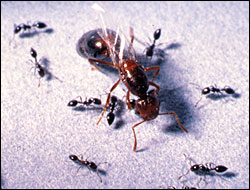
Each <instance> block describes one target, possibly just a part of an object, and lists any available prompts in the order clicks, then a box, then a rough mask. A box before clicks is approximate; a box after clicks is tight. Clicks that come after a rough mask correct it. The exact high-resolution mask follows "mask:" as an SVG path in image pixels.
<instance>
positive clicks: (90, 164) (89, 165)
mask: <svg viewBox="0 0 250 190" xmlns="http://www.w3.org/2000/svg"><path fill="white" fill-rule="evenodd" d="M69 159H70V160H72V161H73V162H75V163H76V164H78V165H80V167H79V168H78V169H77V172H76V173H78V171H79V170H80V168H82V167H84V166H86V167H87V168H88V169H89V171H91V170H92V171H95V172H96V174H97V175H98V177H99V178H100V181H101V183H102V178H101V176H100V175H99V170H98V166H99V165H101V164H107V162H101V163H99V164H98V165H96V163H94V162H92V161H88V160H87V159H86V160H83V158H82V155H81V159H79V158H78V157H77V156H76V155H74V154H71V155H69Z"/></svg>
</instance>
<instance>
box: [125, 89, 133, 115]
mask: <svg viewBox="0 0 250 190" xmlns="http://www.w3.org/2000/svg"><path fill="white" fill-rule="evenodd" d="M129 97H130V91H129V90H128V92H127V100H126V103H127V105H128V109H130V110H131V109H132V106H131V104H130V98H129Z"/></svg>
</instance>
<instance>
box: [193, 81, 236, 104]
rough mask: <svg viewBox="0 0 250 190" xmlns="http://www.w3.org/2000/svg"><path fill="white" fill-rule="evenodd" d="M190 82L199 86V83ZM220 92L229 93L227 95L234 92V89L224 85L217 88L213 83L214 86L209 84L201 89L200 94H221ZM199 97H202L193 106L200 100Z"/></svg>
mask: <svg viewBox="0 0 250 190" xmlns="http://www.w3.org/2000/svg"><path fill="white" fill-rule="evenodd" d="M190 84H192V85H196V86H199V85H197V84H194V83H190ZM222 92H225V93H226V94H229V95H233V94H235V91H234V89H232V88H231V87H230V86H225V87H224V88H217V87H216V85H215V86H210V87H206V88H203V89H202V91H201V95H208V94H211V93H218V94H221V93H222ZM201 99H202V97H201V98H200V99H199V100H198V102H197V103H196V104H195V107H196V106H197V105H198V103H199V102H200V101H201Z"/></svg>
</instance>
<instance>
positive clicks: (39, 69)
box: [30, 48, 62, 87]
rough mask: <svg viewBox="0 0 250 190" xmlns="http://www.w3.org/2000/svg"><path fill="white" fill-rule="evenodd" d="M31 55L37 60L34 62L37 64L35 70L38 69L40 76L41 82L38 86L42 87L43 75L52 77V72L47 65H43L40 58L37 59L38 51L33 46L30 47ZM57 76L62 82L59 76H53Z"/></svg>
mask: <svg viewBox="0 0 250 190" xmlns="http://www.w3.org/2000/svg"><path fill="white" fill-rule="evenodd" d="M30 55H31V57H33V58H34V59H35V62H33V61H31V60H30V61H31V62H33V63H34V64H35V71H36V70H38V75H39V76H40V78H39V84H38V87H40V79H41V78H42V77H44V76H45V75H46V74H47V75H48V76H49V77H52V74H51V73H50V72H49V71H48V70H47V69H46V68H45V67H42V65H41V64H40V62H41V61H40V60H39V61H37V52H36V50H34V49H33V48H31V49H30ZM53 77H55V78H56V79H57V80H59V81H60V82H62V81H61V80H60V79H59V78H57V77H56V76H53Z"/></svg>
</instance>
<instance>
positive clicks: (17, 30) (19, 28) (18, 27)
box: [14, 25, 22, 34]
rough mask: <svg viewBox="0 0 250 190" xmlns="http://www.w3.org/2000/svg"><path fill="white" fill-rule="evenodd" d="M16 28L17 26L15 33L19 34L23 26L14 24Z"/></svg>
mask: <svg viewBox="0 0 250 190" xmlns="http://www.w3.org/2000/svg"><path fill="white" fill-rule="evenodd" d="M14 28H15V29H14V34H17V33H19V32H20V31H21V30H22V27H21V26H20V25H18V26H16V25H14Z"/></svg>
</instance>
